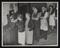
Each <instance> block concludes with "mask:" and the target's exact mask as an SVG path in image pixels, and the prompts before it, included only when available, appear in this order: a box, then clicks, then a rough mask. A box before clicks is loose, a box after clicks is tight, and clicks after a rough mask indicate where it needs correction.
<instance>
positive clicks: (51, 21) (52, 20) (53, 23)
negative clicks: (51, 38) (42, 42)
mask: <svg viewBox="0 0 60 48" xmlns="http://www.w3.org/2000/svg"><path fill="white" fill-rule="evenodd" d="M49 25H50V26H55V13H53V14H52V15H50V18H49Z"/></svg>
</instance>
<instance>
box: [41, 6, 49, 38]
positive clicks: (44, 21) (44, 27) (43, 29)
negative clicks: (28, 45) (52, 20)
mask: <svg viewBox="0 0 60 48" xmlns="http://www.w3.org/2000/svg"><path fill="white" fill-rule="evenodd" d="M40 18H41V20H40V22H41V25H40V30H41V32H42V36H43V35H44V38H45V39H47V32H48V22H47V18H48V12H47V9H46V7H44V6H43V7H42V13H41V17H40Z"/></svg>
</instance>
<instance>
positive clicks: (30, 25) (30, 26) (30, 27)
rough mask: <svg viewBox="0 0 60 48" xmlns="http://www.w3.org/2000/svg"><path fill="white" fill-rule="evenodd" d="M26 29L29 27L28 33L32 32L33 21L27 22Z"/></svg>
mask: <svg viewBox="0 0 60 48" xmlns="http://www.w3.org/2000/svg"><path fill="white" fill-rule="evenodd" d="M28 27H29V31H32V30H33V28H34V24H33V21H32V20H30V21H29V24H28Z"/></svg>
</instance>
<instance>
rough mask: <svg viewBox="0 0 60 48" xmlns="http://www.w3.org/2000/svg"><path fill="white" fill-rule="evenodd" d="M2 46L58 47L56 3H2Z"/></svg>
mask: <svg viewBox="0 0 60 48" xmlns="http://www.w3.org/2000/svg"><path fill="white" fill-rule="evenodd" d="M1 12H2V16H1V17H2V32H1V33H2V43H1V44H2V46H58V2H2V11H1Z"/></svg>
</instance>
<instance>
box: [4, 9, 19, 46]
mask: <svg viewBox="0 0 60 48" xmlns="http://www.w3.org/2000/svg"><path fill="white" fill-rule="evenodd" d="M13 14H14V12H13V10H11V11H10V13H9V14H8V15H7V19H8V24H7V25H6V26H4V27H3V43H4V44H5V45H17V43H18V42H17V31H18V28H17V26H16V21H17V20H15V19H14V17H13Z"/></svg>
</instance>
